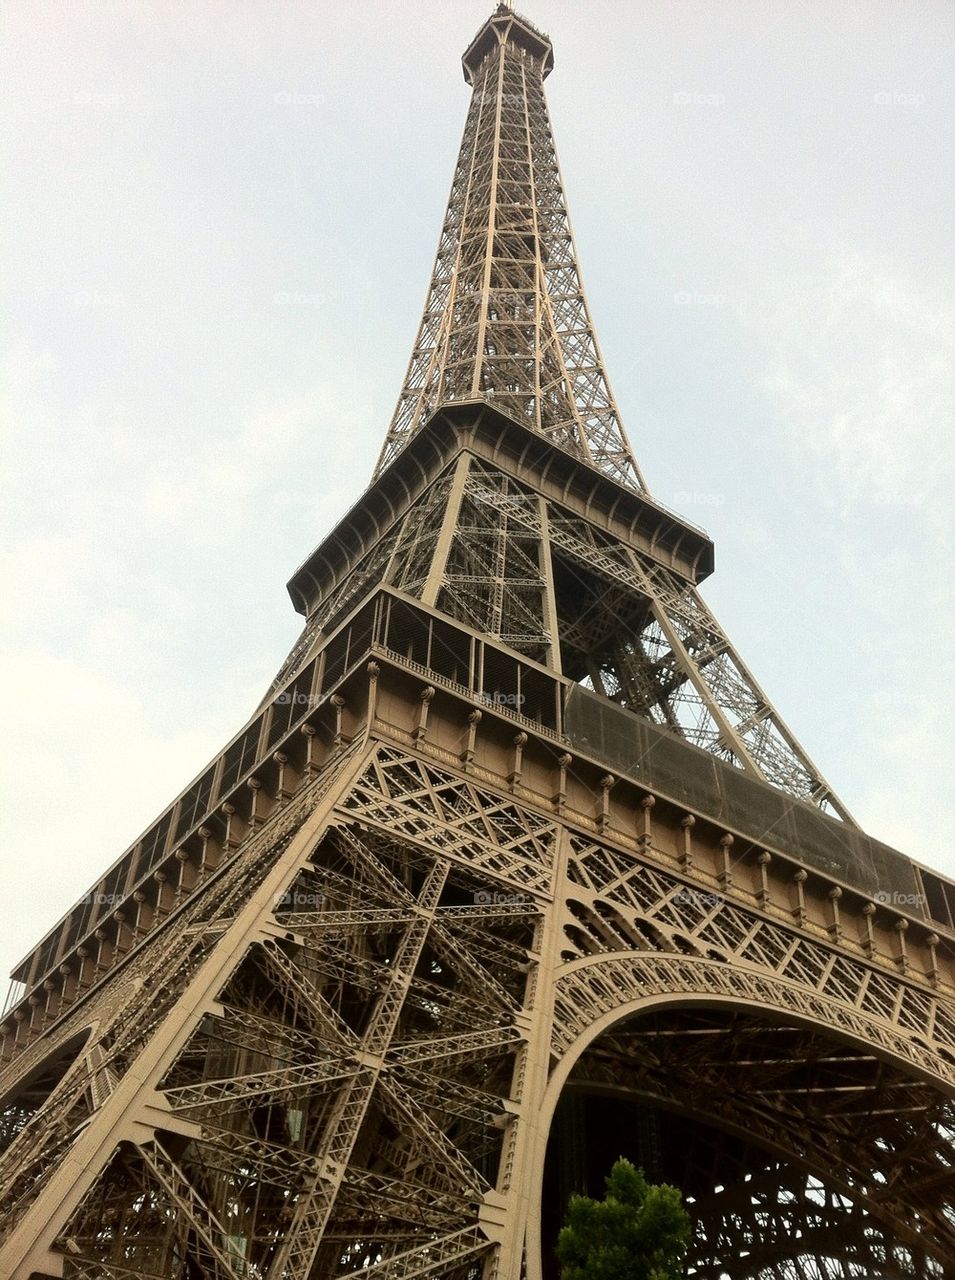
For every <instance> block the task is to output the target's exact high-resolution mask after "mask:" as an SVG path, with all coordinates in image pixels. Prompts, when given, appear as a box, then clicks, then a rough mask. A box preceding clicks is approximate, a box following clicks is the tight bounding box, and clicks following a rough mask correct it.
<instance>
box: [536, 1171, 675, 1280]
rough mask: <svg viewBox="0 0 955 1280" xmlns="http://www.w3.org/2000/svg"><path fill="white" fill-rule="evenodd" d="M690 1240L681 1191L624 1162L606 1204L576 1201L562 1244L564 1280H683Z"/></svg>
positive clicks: (583, 1199)
mask: <svg viewBox="0 0 955 1280" xmlns="http://www.w3.org/2000/svg"><path fill="white" fill-rule="evenodd" d="M689 1240H690V1219H689V1216H688V1215H687V1212H686V1210H685V1209H684V1208H683V1205H682V1204H681V1203H680V1192H679V1191H678V1190H677V1188H676V1187H670V1186H667V1185H666V1184H665V1183H661V1184H659V1185H656V1184H653V1183H649V1182H647V1180H646V1178H645V1177H644V1176H643V1170H642V1169H635V1168H634V1167H633V1165H632V1164H631V1163H630V1161H629V1160H623V1159H621V1160H618V1161H617V1163H616V1164H615V1165H614V1167H613V1169H611V1171H610V1177H609V1178H608V1179H607V1194H606V1197H605V1198H604V1199H603V1200H592V1199H591V1198H590V1197H589V1196H573V1197H572V1198H571V1201H570V1204H569V1205H568V1207H567V1216H566V1218H565V1219H564V1226H563V1228H562V1230H561V1233H560V1235H559V1236H558V1238H557V1258H558V1260H559V1262H560V1265H561V1280H680V1277H681V1276H682V1275H683V1259H684V1257H685V1256H686V1249H687V1245H688V1243H689Z"/></svg>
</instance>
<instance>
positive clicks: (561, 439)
mask: <svg viewBox="0 0 955 1280" xmlns="http://www.w3.org/2000/svg"><path fill="white" fill-rule="evenodd" d="M463 65H464V75H465V79H466V80H467V82H468V83H469V84H470V85H471V86H472V90H473V92H472V97H471V105H470V109H469V111H468V116H467V121H466V124H465V128H464V137H463V140H462V142H461V150H460V153H459V156H458V162H457V165H456V168H455V173H454V181H453V183H452V186H451V196H450V199H449V201H448V208H447V213H446V214H445V219H444V225H443V227H442V229H441V236H440V239H439V242H438V253H437V258H436V260H435V265H434V271H433V273H432V277H431V285H430V288H429V290H428V299H427V302H426V305H425V312H424V317H423V319H422V322H421V327H420V329H419V331H418V336H417V339H416V341H415V344H414V349H413V351H412V354H411V361H410V363H409V365H408V372H407V375H406V377H405V381H404V385H403V386H402V389H401V395H400V396H399V399H398V405H397V408H396V409H395V414H394V417H393V419H392V421H391V425H390V427H389V430H388V435H387V438H386V440H385V445H384V448H383V450H382V453H381V457H380V459H379V462H378V469H377V472H376V474H378V472H380V471H382V470H383V469H384V468H385V467H386V466H387V465H388V464H389V463H390V462H391V460H392V459H393V458H394V457H395V455H396V454H397V453H398V452H399V451H400V450H401V449H402V448H403V447H404V446H405V444H407V442H408V440H409V439H410V438H411V436H412V435H414V434H415V432H417V431H418V430H419V428H420V427H422V426H423V425H424V423H425V422H427V421H428V419H429V418H431V417H432V416H433V415H434V414H435V413H436V412H437V411H438V410H439V409H440V408H441V407H442V406H445V405H448V404H450V403H452V402H455V401H462V400H486V401H488V403H490V404H492V405H494V406H495V407H496V408H498V409H500V410H501V411H503V412H504V413H506V414H507V415H508V416H509V417H511V418H515V419H517V420H518V421H519V422H521V423H523V424H526V425H527V426H529V427H531V428H532V429H533V430H535V431H537V432H539V433H540V434H541V435H543V436H546V437H548V439H550V440H551V441H552V442H553V443H554V444H556V445H558V446H560V447H561V448H562V449H565V450H566V451H567V452H569V453H571V454H573V455H574V456H575V457H578V458H581V459H583V460H585V461H587V462H589V463H591V464H592V465H594V466H596V467H597V468H598V469H599V470H600V471H602V472H603V473H604V474H605V475H607V476H610V477H611V478H613V479H614V480H616V481H617V482H618V483H620V484H622V485H625V486H627V487H628V488H630V489H636V490H638V491H642V490H645V488H646V486H645V484H644V481H643V477H642V476H641V474H640V471H639V468H638V467H637V464H636V462H635V460H634V457H633V454H632V452H631V450H630V445H629V443H628V441H627V438H626V435H625V433H624V430H623V426H622V424H621V422H620V415H619V412H618V410H617V406H616V403H615V401H614V398H613V394H612V392H611V390H610V385H609V382H608V380H607V376H606V373H605V372H604V367H603V359H602V357H601V354H600V350H599V347H598V345H597V340H596V337H595V335H594V330H593V325H592V323H591V319H590V312H589V309H588V306H587V300H586V297H585V295H584V290H583V285H582V283H581V279H580V272H579V270H578V267H577V251H576V248H575V245H574V238H573V234H572V232H571V226H570V219H569V217H568V214H567V203H566V200H565V198H564V190H563V183H562V181H561V175H560V169H559V166H558V163H557V153H556V149H555V147H554V139H553V135H552V133H551V127H550V119H549V117H548V114H547V103H546V101H545V99H544V78H545V76H546V75H547V74H548V72H549V71H550V70H551V68H552V67H553V65H554V57H553V49H552V47H551V43H550V41H549V40H548V38H547V37H546V36H545V35H542V34H541V32H539V31H538V30H537V29H536V28H535V27H533V26H532V25H531V23H529V22H528V21H527V20H526V19H525V18H521V17H519V16H518V15H517V14H515V13H514V12H513V11H512V10H511V9H510V8H509V7H508V6H507V5H503V4H502V5H500V6H499V7H498V9H497V10H496V11H495V12H494V14H492V16H491V17H490V18H489V19H488V20H487V22H485V24H484V26H483V27H482V28H481V30H480V31H479V32H478V34H477V35H476V36H475V38H474V40H473V41H472V42H471V44H470V45H469V46H468V48H467V50H466V52H465V54H464V57H463Z"/></svg>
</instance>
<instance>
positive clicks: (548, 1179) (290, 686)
mask: <svg viewBox="0 0 955 1280" xmlns="http://www.w3.org/2000/svg"><path fill="white" fill-rule="evenodd" d="M551 64H552V53H551V47H550V43H549V41H548V40H547V39H546V37H544V36H542V35H541V34H540V33H539V32H537V31H536V30H535V29H534V28H533V27H532V26H531V25H530V24H529V23H527V22H526V21H525V20H523V19H521V18H519V17H517V16H516V15H514V14H513V13H512V11H511V10H510V9H509V8H508V7H507V6H503V5H502V6H501V7H500V8H499V9H498V10H497V12H496V13H495V14H494V15H493V16H492V17H491V19H489V21H488V22H487V23H485V25H484V26H483V27H482V29H481V31H480V32H479V33H478V36H477V37H476V39H475V40H474V42H473V43H472V45H471V46H470V47H469V49H468V51H467V52H466V54H465V58H464V65H465V73H466V77H467V78H468V80H469V82H470V83H471V84H472V85H473V87H474V94H473V98H472V104H471V109H470V112H469V115H468V122H467V125H466V129H465V139H464V143H463V146H462V151H461V158H460V160H459V163H458V167H457V170H456V173H455V180H454V186H453V188H452V195H451V201H450V204H449V209H448V214H447V218H446V221H445V225H444V229H443V232H442V237H441V242H440V246H439V252H438V261H437V265H436V268H435V273H434V277H433V280H432V286H431V290H430V293H429V299H428V303H427V307H426V313H425V319H424V322H423V325H422V329H421V332H420V334H419V337H418V340H417V342H416V345H415V349H414V353H413V356H412V361H411V365H410V368H409V374H408V378H407V380H406V384H405V387H404V389H403V391H402V395H401V399H400V401H399V406H398V410H397V412H396V416H395V419H394V422H393V424H392V427H391V430H390V432H389V435H388V440H387V442H386V446H385V451H384V453H383V455H382V461H381V464H380V466H379V470H378V472H377V473H376V477H375V480H374V482H373V483H372V485H371V487H370V488H369V489H368V491H367V492H366V493H365V494H364V495H363V497H362V498H361V500H360V502H359V503H358V504H357V505H356V507H355V508H354V509H353V510H352V511H351V512H350V513H349V514H348V516H346V517H345V519H344V520H343V521H342V522H341V523H340V524H339V525H338V526H337V527H336V529H335V530H333V532H332V533H331V534H330V535H329V536H328V537H327V538H326V540H325V541H324V542H323V543H322V544H321V546H320V547H319V548H318V549H317V550H316V551H315V552H314V553H313V555H312V556H311V557H309V559H308V560H307V561H306V562H305V564H304V565H303V566H302V567H301V568H300V569H299V570H298V571H297V573H296V574H295V575H294V577H293V579H292V581H291V583H290V590H291V593H292V597H293V600H294V601H295V603H296V606H297V607H298V608H299V609H300V610H301V612H303V613H304V614H305V616H306V623H305V628H304V631H303V634H302V638H301V640H300V641H299V642H298V644H296V646H295V648H294V649H293V651H292V653H291V654H290V655H289V657H288V659H287V660H286V662H285V664H284V665H283V667H282V670H281V671H280V673H279V676H278V677H277V679H276V681H275V682H274V685H273V687H272V689H271V690H270V691H269V693H268V695H267V696H266V698H265V699H264V700H263V702H262V704H261V706H260V707H259V708H258V709H257V711H256V713H255V714H254V715H253V717H252V719H251V720H250V721H249V722H248V724H246V725H245V726H244V727H243V728H242V729H241V730H240V732H239V733H238V734H237V735H236V737H235V738H234V739H233V741H232V742H231V743H229V744H228V745H227V746H226V747H225V749H224V750H223V752H222V753H221V755H220V756H219V757H217V759H216V760H214V761H213V762H212V763H211V764H210V765H209V767H208V768H207V769H206V770H204V771H203V773H202V774H201V775H200V776H199V777H198V778H197V779H195V780H194V782H193V783H192V784H190V786H189V787H187V789H186V790H185V791H184V792H183V793H182V795H181V796H179V797H178V798H177V799H176V800H175V801H174V802H173V804H172V805H171V806H170V807H169V809H167V810H166V811H165V813H164V814H162V815H161V816H160V818H159V819H158V820H157V821H156V822H155V823H154V824H153V825H152V826H151V827H150V828H148V829H147V831H146V832H145V833H144V834H143V836H142V837H141V838H140V839H139V840H138V841H137V842H136V843H135V844H134V846H133V847H132V848H131V849H129V850H127V851H126V853H124V854H123V856H122V857H121V858H120V859H119V860H118V861H117V862H116V863H115V864H114V865H113V866H112V867H111V868H110V869H109V870H108V871H107V872H106V873H105V874H104V876H103V878H102V880H101V881H100V882H99V883H98V884H97V885H96V886H94V888H93V889H92V890H91V892H90V894H88V895H87V897H86V898H85V899H84V900H83V901H82V902H80V903H78V904H77V905H76V907H75V908H74V909H73V910H72V911H71V912H69V913H68V914H67V916H66V917H65V918H64V920H63V921H61V922H60V923H59V924H58V925H57V926H56V927H55V928H54V929H53V930H51V932H50V933H49V934H48V935H47V936H46V937H45V938H44V939H42V940H41V942H40V943H39V944H38V946H37V947H36V948H35V949H34V950H33V951H32V952H31V953H30V955H29V956H28V957H26V959H25V960H24V961H23V963H22V964H21V965H20V966H18V968H17V970H16V971H15V974H14V977H15V985H14V990H13V994H12V998H11V1002H10V1004H9V1005H8V1008H7V1010H6V1012H5V1014H4V1016H3V1019H2V1021H0V1055H2V1057H0V1100H2V1106H0V1122H2V1128H0V1204H2V1205H3V1210H2V1212H0V1275H2V1276H3V1277H5V1278H6V1277H10V1278H11V1280H38V1278H41V1277H47V1276H56V1277H60V1276H62V1277H64V1278H65V1280H131V1278H132V1277H146V1278H152V1280H332V1278H333V1277H336V1278H342V1277H354V1278H355V1280H358V1277H362V1278H366V1280H377V1278H378V1277H381V1278H382V1280H385V1278H386V1277H387V1278H388V1280H412V1278H416V1277H425V1276H430V1277H444V1278H446V1280H550V1278H551V1277H553V1276H554V1274H555V1272H554V1260H553V1256H552V1251H551V1249H552V1244H553V1231H554V1227H555V1223H556V1221H557V1219H558V1218H559V1211H560V1204H561V1196H563V1195H564V1194H566V1192H567V1191H568V1190H571V1189H574V1188H575V1187H581V1188H582V1187H590V1188H592V1189H594V1188H595V1187H596V1185H598V1184H599V1182H600V1180H601V1178H602V1176H603V1174H604V1173H605V1172H606V1168H607V1166H608V1165H609V1163H610V1161H612V1159H614V1158H615V1157H616V1156H617V1155H619V1154H628V1155H631V1156H632V1157H633V1158H635V1159H638V1160H639V1161H640V1162H641V1163H643V1164H644V1166H645V1167H646V1168H647V1169H648V1171H649V1172H651V1173H652V1175H653V1176H655V1177H664V1178H666V1179H668V1180H670V1181H673V1182H676V1183H677V1184H678V1185H680V1186H681V1187H682V1188H683V1189H684V1192H685V1195H686V1198H687V1204H688V1206H689V1208H690V1211H691V1214H692V1216H693V1221H694V1235H693V1243H692V1246H691V1253H690V1259H689V1266H690V1274H692V1275H694V1276H696V1277H699V1278H700V1280H721V1278H722V1277H723V1276H729V1277H732V1278H733V1280H743V1278H744V1277H745V1278H747V1280H748V1278H750V1277H751V1278H753V1280H757V1278H758V1280H849V1278H850V1277H862V1276H873V1275H879V1276H884V1277H899V1278H901V1277H903V1276H905V1277H908V1276H918V1277H931V1278H933V1280H934V1278H936V1277H939V1278H940V1277H942V1276H944V1275H946V1274H951V1273H952V1271H953V1269H955V1154H953V1145H952V1133H953V1123H955V1120H953V1114H952V1107H953V1096H955V927H953V914H952V913H953V911H955V885H953V884H951V883H950V882H949V881H947V880H945V879H944V878H943V877H941V876H939V875H937V874H936V873H934V872H932V871H930V870H929V869H927V868H924V867H919V866H917V865H916V864H914V863H912V862H911V860H910V859H908V858H906V857H905V856H904V855H902V854H900V853H897V852H896V851H894V850H892V849H889V848H888V847H887V846H884V845H882V844H880V843H879V842H878V841H876V840H873V839H871V838H870V837H868V836H866V835H865V834H864V833H863V832H861V831H860V830H859V829H858V827H857V826H856V825H855V824H854V823H853V822H852V820H851V818H850V817H849V815H848V814H847V813H846V811H845V809H844V807H843V806H842V805H841V804H840V803H839V801H838V800H837V799H836V797H835V796H834V795H833V793H832V791H831V789H830V788H829V787H828V785H827V784H826V783H825V781H824V780H823V779H822V777H821V775H820V774H819V772H818V770H816V768H815V766H813V765H812V763H811V761H810V760H809V759H808V757H807V756H806V755H805V753H804V752H803V751H802V750H801V748H800V747H799V744H798V743H797V742H796V740H795V738H794V737H793V735H792V734H791V733H790V732H789V730H788V729H786V727H785V725H784V724H783V723H782V721H781V720H780V719H779V717H778V715H777V713H776V712H775V710H774V709H773V708H772V707H771V705H770V704H769V702H768V700H767V699H766V697H765V695H764V694H763V693H762V692H761V691H760V689H759V687H758V686H757V684H756V683H755V681H754V680H753V678H752V676H751V675H750V673H749V671H748V670H747V668H746V667H745V665H744V664H743V663H742V660H741V659H740V658H739V657H738V655H737V654H736V653H735V651H734V650H733V649H732V647H731V646H730V644H729V642H728V640H727V639H726V637H725V636H724V634H723V633H722V631H721V630H720V628H719V626H718V624H717V623H716V621H715V619H714V618H713V617H712V614H711V613H710V612H709V610H708V609H707V607H706V605H705V604H704V603H703V601H702V598H701V597H700V595H699V593H698V591H697V587H698V585H699V583H700V582H701V581H702V579H703V578H705V577H706V575H707V574H708V573H709V572H710V570H711V568H712V546H711V544H710V542H709V539H708V538H707V537H706V535H705V534H703V533H702V532H701V531H700V530H698V529H695V528H694V527H693V526H692V525H690V524H688V523H686V522H685V521H683V520H681V519H679V518H678V517H676V516H674V515H673V514H672V513H670V512H668V511H666V510H665V509H664V508H662V507H660V506H659V504H657V503H655V502H654V501H653V500H652V498H651V497H650V496H649V495H648V493H647V492H646V488H645V485H644V483H643V481H642V479H641V477H640V475H639V472H638V471H637V469H636V465H635V464H634V463H633V460H632V457H631V455H630V451H629V446H628V445H627V442H626V439H625V436H624V435H623V431H622V427H621V426H620V422H619V415H618V413H617V410H616V406H615V405H614V403H613V399H612V397H611V395H610V392H609V389H608V384H607V381H606V378H605V376H604V373H603V369H602V365H601V361H600V357H599V352H598V349H597V346H596V342H595V340H594V338H593V333H592V328H591V325H590V319H589V314H588V311H587V307H586V302H585V300H584V296H583V292H582V290H581V286H580V282H579V275H578V272H577V267H576V253H575V250H574V246H573V240H572V238H571V235H570V229H569V223H568V221H567V213H566V207H565V203H564V199H563V194H562V190H561V183H560V177H559V172H558V169H557V162H556V157H555V154H554V149H553V142H552V138H551V134H550V127H549V123H548V119H547V114H546V107H545V105H544V97H543V89H542V82H543V78H544V76H545V75H546V74H547V72H548V71H549V70H550V67H551Z"/></svg>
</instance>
